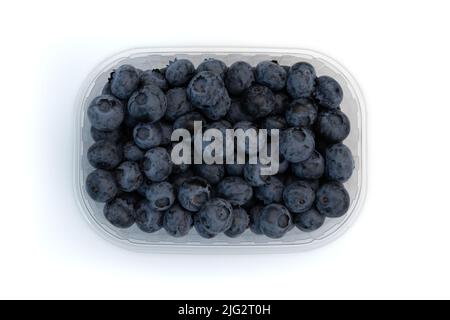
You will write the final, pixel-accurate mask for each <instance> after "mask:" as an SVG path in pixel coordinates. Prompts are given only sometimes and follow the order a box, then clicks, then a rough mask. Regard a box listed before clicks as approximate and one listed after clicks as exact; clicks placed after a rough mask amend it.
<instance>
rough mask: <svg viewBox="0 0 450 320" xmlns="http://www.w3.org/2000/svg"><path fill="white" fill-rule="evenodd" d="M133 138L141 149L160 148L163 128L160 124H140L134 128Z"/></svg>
mask: <svg viewBox="0 0 450 320" xmlns="http://www.w3.org/2000/svg"><path fill="white" fill-rule="evenodd" d="M133 138H134V142H135V143H136V145H137V146H138V147H139V148H141V149H145V150H147V149H150V148H153V147H156V146H159V145H160V143H161V141H162V132H161V126H160V125H159V123H139V124H138V125H136V127H134V130H133Z"/></svg>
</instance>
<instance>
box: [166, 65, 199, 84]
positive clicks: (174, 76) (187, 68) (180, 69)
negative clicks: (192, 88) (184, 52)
mask: <svg viewBox="0 0 450 320" xmlns="http://www.w3.org/2000/svg"><path fill="white" fill-rule="evenodd" d="M194 73H195V67H194V65H193V64H192V62H190V61H189V60H187V59H175V61H171V62H170V64H169V65H168V66H167V69H166V79H167V81H168V82H169V84H170V85H172V86H174V87H181V86H183V85H185V84H186V83H188V82H189V80H190V79H191V78H192V76H193V75H194Z"/></svg>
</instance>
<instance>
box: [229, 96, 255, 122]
mask: <svg viewBox="0 0 450 320" xmlns="http://www.w3.org/2000/svg"><path fill="white" fill-rule="evenodd" d="M225 118H226V119H227V120H228V121H230V122H231V123H232V124H235V123H238V122H240V121H252V120H254V117H252V116H250V115H249V114H247V113H245V111H244V108H243V107H242V105H241V102H240V101H239V100H233V101H231V105H230V109H229V110H228V113H227V115H226V116H225Z"/></svg>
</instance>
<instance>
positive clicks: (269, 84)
mask: <svg viewBox="0 0 450 320" xmlns="http://www.w3.org/2000/svg"><path fill="white" fill-rule="evenodd" d="M342 99H343V91H342V88H341V86H340V85H339V83H338V82H337V81H336V80H334V79H333V78H331V77H328V76H320V77H318V76H317V75H316V72H315V70H314V68H313V66H311V65H310V64H308V63H305V62H299V63H296V64H294V65H292V66H282V65H279V64H278V62H277V61H262V62H260V63H258V65H257V66H256V67H252V66H251V65H249V64H248V63H246V62H244V61H238V62H235V63H233V64H232V65H231V66H227V65H226V64H225V63H224V62H222V61H220V60H217V59H213V58H211V59H206V60H205V61H203V62H202V63H201V64H200V65H199V66H198V67H197V68H195V67H194V65H193V64H192V62H191V61H189V60H187V59H177V60H175V61H173V62H171V63H170V64H169V65H168V66H167V67H166V68H163V69H153V70H147V71H142V70H139V69H137V68H135V67H133V66H131V65H122V66H120V67H118V68H116V69H115V70H114V71H113V72H112V73H111V76H110V78H109V80H108V82H107V84H106V85H105V87H104V89H103V92H102V95H100V96H98V97H96V98H95V99H93V101H92V102H91V103H90V105H89V107H88V110H87V115H88V118H89V120H90V124H91V136H92V138H93V140H94V141H95V143H94V144H93V145H92V146H90V148H89V149H88V150H87V159H88V161H89V163H90V164H91V165H92V166H93V167H94V168H95V170H94V171H92V172H91V173H90V174H89V175H88V176H87V178H86V191H87V193H88V194H89V196H90V197H91V198H92V199H93V200H95V201H98V202H104V203H106V204H105V206H104V216H105V218H106V219H107V220H108V221H109V223H111V224H112V225H113V226H115V227H117V228H129V227H131V226H132V225H133V224H136V225H137V226H138V227H139V229H141V230H142V231H144V232H148V233H151V232H156V231H158V230H160V229H161V228H164V229H165V230H166V231H167V233H168V234H170V235H172V236H174V237H182V236H185V235H187V234H188V233H189V231H190V229H191V228H192V227H194V228H195V229H196V231H197V232H198V234H199V235H200V236H202V237H204V238H208V239H209V238H213V237H215V236H216V235H218V234H221V233H224V234H225V235H227V236H228V237H237V236H239V235H241V234H242V233H243V232H245V231H246V230H247V229H248V228H250V230H251V231H252V232H254V233H255V234H258V235H265V236H267V237H270V238H281V237H282V236H284V235H285V234H286V233H287V232H288V231H290V230H292V229H293V228H294V227H295V226H296V227H297V228H299V229H300V230H302V231H304V232H311V231H314V230H316V229H318V228H319V227H321V226H322V225H323V223H324V220H325V219H326V218H337V217H341V216H343V215H344V214H345V213H346V212H347V210H348V208H349V205H350V198H349V194H348V192H347V190H346V189H345V188H344V186H343V184H342V183H343V182H345V181H347V180H348V179H349V178H350V176H351V175H352V171H353V169H354V160H353V156H352V154H351V151H350V149H349V148H348V147H346V146H345V145H344V144H343V143H342V141H343V140H344V139H345V138H346V137H347V136H348V135H349V132H350V122H349V119H348V118H347V116H346V115H345V114H344V113H343V112H342V111H341V109H340V103H341V102H342ZM194 121H202V122H203V128H206V129H210V128H216V129H219V130H221V131H222V132H224V131H225V130H226V129H236V128H242V129H244V130H245V129H248V128H255V129H263V128H264V129H268V131H269V132H270V130H271V129H279V130H280V139H279V150H280V169H279V172H278V174H276V175H272V176H265V175H261V174H260V173H261V172H260V168H261V165H260V164H248V163H247V164H242V165H241V164H223V165H222V164H212V165H208V164H193V165H188V164H181V165H175V164H173V163H172V161H171V156H170V154H171V149H172V147H173V145H174V143H175V142H172V141H171V133H172V131H173V130H174V129H178V128H185V129H188V130H189V131H190V132H192V131H193V122H194ZM269 138H270V135H269Z"/></svg>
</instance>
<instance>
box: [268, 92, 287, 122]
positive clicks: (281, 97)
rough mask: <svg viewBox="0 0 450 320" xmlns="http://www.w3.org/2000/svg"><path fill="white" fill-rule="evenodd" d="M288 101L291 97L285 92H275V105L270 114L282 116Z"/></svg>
mask: <svg viewBox="0 0 450 320" xmlns="http://www.w3.org/2000/svg"><path fill="white" fill-rule="evenodd" d="M290 102H291V99H290V98H289V96H288V95H287V94H286V93H284V92H277V93H275V105H274V108H273V110H272V114H274V115H282V116H283V117H284V114H285V112H286V109H287V107H288V105H289V103H290Z"/></svg>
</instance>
